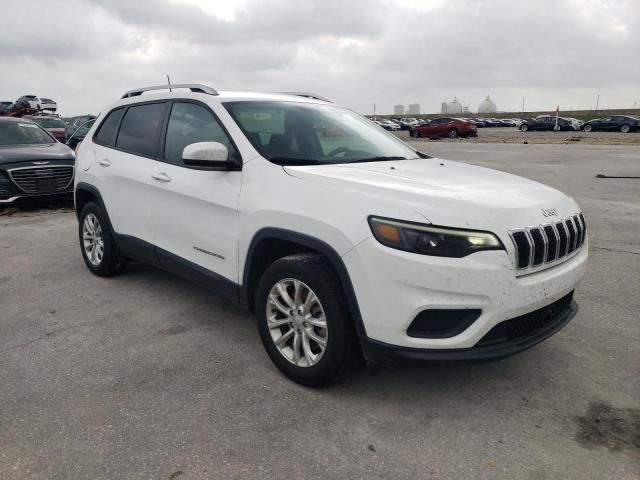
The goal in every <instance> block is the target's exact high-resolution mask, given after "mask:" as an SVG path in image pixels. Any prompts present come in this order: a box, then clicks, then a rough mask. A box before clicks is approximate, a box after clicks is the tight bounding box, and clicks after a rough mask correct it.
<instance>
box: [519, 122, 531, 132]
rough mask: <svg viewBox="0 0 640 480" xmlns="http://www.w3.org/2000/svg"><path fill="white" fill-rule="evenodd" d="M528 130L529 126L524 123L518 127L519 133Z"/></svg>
mask: <svg viewBox="0 0 640 480" xmlns="http://www.w3.org/2000/svg"><path fill="white" fill-rule="evenodd" d="M528 130H529V125H527V124H526V123H523V124H522V125H520V131H521V132H527V131H528Z"/></svg>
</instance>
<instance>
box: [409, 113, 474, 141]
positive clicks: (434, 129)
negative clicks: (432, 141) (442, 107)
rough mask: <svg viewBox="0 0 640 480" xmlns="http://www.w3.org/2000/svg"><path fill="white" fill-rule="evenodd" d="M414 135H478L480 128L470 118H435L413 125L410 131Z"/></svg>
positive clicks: (455, 136) (429, 136) (451, 136)
mask: <svg viewBox="0 0 640 480" xmlns="http://www.w3.org/2000/svg"><path fill="white" fill-rule="evenodd" d="M409 133H410V135H411V136H412V137H416V138H419V137H427V138H432V137H449V138H458V137H477V136H478V128H477V127H476V126H475V125H474V124H473V123H472V122H470V121H469V120H463V119H461V118H448V117H445V118H434V119H433V120H431V121H430V122H429V123H427V124H425V125H418V126H416V127H412V128H411V130H410V131H409Z"/></svg>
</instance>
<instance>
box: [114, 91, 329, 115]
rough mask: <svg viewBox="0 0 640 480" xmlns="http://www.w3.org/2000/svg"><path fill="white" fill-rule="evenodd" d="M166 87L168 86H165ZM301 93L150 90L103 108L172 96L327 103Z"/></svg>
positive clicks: (202, 98)
mask: <svg viewBox="0 0 640 480" xmlns="http://www.w3.org/2000/svg"><path fill="white" fill-rule="evenodd" d="M167 88H168V87H167ZM300 95H301V94H293V93H261V92H217V95H211V94H208V93H201V92H191V91H189V90H185V89H180V90H177V89H176V90H174V91H172V92H169V91H160V92H157V91H150V92H145V93H143V94H141V95H136V96H132V97H127V98H122V99H120V100H118V101H117V102H114V103H112V104H110V105H109V106H108V107H107V108H106V109H105V110H103V111H104V112H105V113H106V112H108V111H109V110H111V109H113V108H116V107H119V106H122V105H129V104H133V103H140V102H147V101H154V100H169V99H172V98H193V99H198V100H201V101H204V102H206V101H207V100H213V99H215V100H217V101H219V102H222V101H233V100H235V101H275V102H297V103H311V104H327V103H330V102H329V101H324V100H320V99H318V98H309V97H307V96H300Z"/></svg>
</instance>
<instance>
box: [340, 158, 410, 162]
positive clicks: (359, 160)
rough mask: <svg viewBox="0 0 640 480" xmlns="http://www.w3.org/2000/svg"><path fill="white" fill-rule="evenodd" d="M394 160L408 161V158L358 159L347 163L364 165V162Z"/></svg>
mask: <svg viewBox="0 0 640 480" xmlns="http://www.w3.org/2000/svg"><path fill="white" fill-rule="evenodd" d="M392 160H407V157H393V156H387V157H370V158H358V159H356V160H348V161H346V162H345V163H362V162H389V161H392Z"/></svg>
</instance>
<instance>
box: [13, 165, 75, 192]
mask: <svg viewBox="0 0 640 480" xmlns="http://www.w3.org/2000/svg"><path fill="white" fill-rule="evenodd" d="M9 175H10V176H11V179H12V180H13V183H15V184H16V185H17V186H18V187H19V188H20V189H22V190H23V191H24V192H25V193H30V194H39V193H55V192H63V191H65V190H66V189H67V188H68V187H69V185H70V183H71V181H72V180H73V167H68V166H59V167H33V168H32V167H29V168H19V169H15V170H10V171H9Z"/></svg>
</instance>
